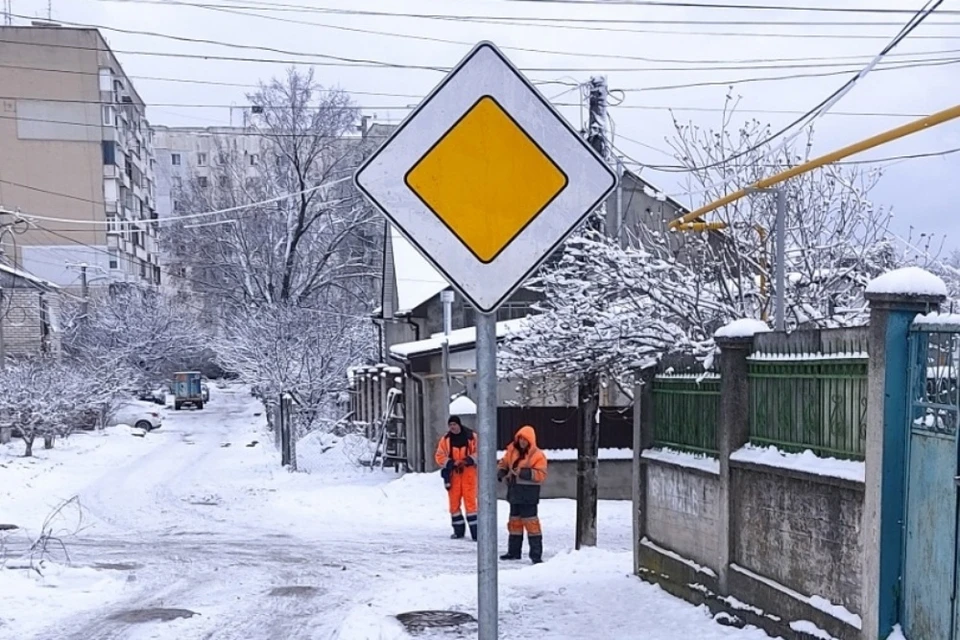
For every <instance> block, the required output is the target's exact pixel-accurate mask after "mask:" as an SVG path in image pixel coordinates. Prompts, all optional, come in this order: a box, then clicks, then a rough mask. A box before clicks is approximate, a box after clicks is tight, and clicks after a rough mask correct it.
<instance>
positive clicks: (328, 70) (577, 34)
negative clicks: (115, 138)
mask: <svg viewBox="0 0 960 640" xmlns="http://www.w3.org/2000/svg"><path fill="white" fill-rule="evenodd" d="M704 1H706V0H704ZM628 2H629V0H619V2H617V4H608V5H604V4H603V3H598V4H589V3H586V2H580V3H572V4H571V3H561V2H554V1H529V0H456V2H453V1H452V0H445V1H440V0H433V1H430V0H169V2H168V0H51V3H52V14H53V18H54V19H55V20H61V21H64V22H76V23H83V24H88V25H95V26H100V27H103V28H105V29H104V35H105V37H106V39H107V41H108V42H109V43H110V45H111V46H112V47H113V49H114V50H115V51H116V53H117V57H118V58H119V59H120V61H121V64H123V66H124V69H125V71H126V73H127V74H128V75H130V76H132V77H133V79H134V82H135V86H136V88H137V90H138V92H139V93H140V94H141V96H142V97H143V98H144V100H145V101H146V102H147V104H148V105H157V106H151V107H149V110H148V115H149V117H150V120H151V121H152V122H153V123H155V124H170V125H189V126H209V125H216V124H229V123H230V109H229V108H227V107H225V106H222V105H231V104H236V105H238V106H242V105H244V104H246V100H245V97H244V95H245V92H246V91H249V89H245V88H243V87H241V86H223V84H218V85H212V84H211V85H205V84H198V82H200V83H202V82H209V81H215V82H218V83H224V84H227V85H229V84H239V85H252V84H255V83H256V82H257V80H259V79H262V78H268V77H270V76H271V75H277V74H281V73H283V71H284V67H285V66H289V65H290V63H291V62H293V61H298V62H302V64H304V65H306V64H310V63H316V62H325V63H326V64H324V65H323V66H316V67H315V69H316V74H317V77H318V78H319V79H320V81H321V82H322V83H323V84H324V85H326V86H338V87H340V88H342V89H344V90H347V91H351V92H356V95H355V101H356V103H357V104H358V105H361V106H362V107H363V108H364V112H365V113H368V114H370V115H374V116H376V119H378V120H380V121H394V122H396V121H399V120H400V119H402V118H403V117H404V116H405V115H406V113H407V107H408V106H409V105H412V104H413V103H416V102H417V101H418V98H419V97H421V96H423V95H424V94H426V93H427V92H428V91H429V90H430V89H431V88H432V87H433V86H434V85H436V84H437V83H438V82H439V81H440V79H441V78H442V74H440V73H438V72H435V71H430V70H416V69H395V68H383V67H375V66H359V67H358V66H344V65H343V64H342V63H339V62H335V61H331V60H329V59H323V58H319V57H311V56H310V55H304V56H296V55H291V54H290V53H280V52H278V53H273V52H270V51H264V50H259V49H249V48H247V49H239V48H235V47H229V46H222V45H207V44H198V43H192V42H183V41H177V40H173V39H170V38H167V37H153V36H146V35H138V34H130V33H122V32H119V31H110V30H109V29H108V28H109V27H113V28H115V29H125V30H136V31H150V32H155V33H157V34H163V35H164V36H183V37H187V38H194V39H197V38H200V39H206V40H216V41H220V42H223V43H229V44H242V45H244V46H246V47H265V48H272V49H276V50H283V51H286V52H300V53H303V54H323V55H328V56H338V57H341V58H348V59H352V60H361V59H362V60H371V61H381V62H390V63H397V64H402V65H412V66H417V65H419V66H431V67H449V66H452V65H453V64H455V63H456V62H457V61H458V60H459V59H460V58H461V57H463V55H464V54H465V53H466V52H467V51H468V50H469V48H470V46H471V45H472V44H473V43H475V42H477V41H479V40H491V41H493V42H495V43H496V44H497V45H499V46H500V47H501V48H503V49H505V51H506V53H507V55H509V56H510V57H511V59H512V60H513V61H514V62H515V63H516V64H517V65H518V66H519V67H520V68H521V69H524V70H525V71H526V72H527V75H528V76H529V77H530V78H531V79H533V80H537V81H546V80H557V81H561V82H567V83H573V82H582V81H584V80H586V79H588V78H589V76H590V75H592V74H603V75H606V76H607V78H608V82H609V85H610V87H611V89H622V90H624V93H623V94H622V96H618V97H623V102H622V104H621V105H620V106H617V107H613V108H611V114H612V116H613V118H614V121H615V123H616V128H615V133H616V137H615V144H616V146H617V147H618V148H620V149H621V150H622V151H623V152H624V153H625V154H627V155H629V156H630V158H632V159H634V160H636V161H639V162H642V163H647V164H651V165H655V164H664V163H665V164H675V160H673V159H672V158H671V157H670V156H668V155H666V154H665V152H666V151H669V148H668V146H667V144H666V142H665V138H666V137H669V136H670V135H671V134H672V124H671V116H670V113H669V112H668V111H667V109H668V108H673V109H675V110H676V113H677V114H678V116H679V117H680V118H682V119H684V120H690V121H693V122H695V123H697V124H699V125H701V126H704V127H712V126H716V125H717V124H718V123H719V118H720V114H719V113H718V112H717V111H716V110H718V109H719V108H721V107H722V106H723V102H724V96H725V95H726V93H727V91H728V89H727V87H726V86H706V87H704V86H701V87H679V88H669V89H664V88H663V87H665V86H670V87H675V86H676V85H689V84H693V83H704V82H717V81H721V82H726V81H738V80H743V79H747V78H762V77H782V76H797V75H805V76H809V75H811V74H824V73H831V72H832V73H836V72H846V73H845V74H843V75H831V76H827V77H801V78H797V77H793V78H789V79H778V80H771V81H765V82H746V83H744V82H736V84H735V86H734V92H735V95H738V96H740V97H741V101H740V111H741V113H742V119H746V118H752V117H756V118H758V119H761V120H762V121H765V122H769V123H771V124H772V125H773V126H774V127H777V126H779V125H785V124H787V123H789V122H790V121H792V120H793V119H794V118H796V117H797V116H798V115H799V113H802V112H804V111H806V110H808V109H810V108H811V107H813V106H814V105H816V104H818V103H819V102H820V101H821V100H822V99H823V98H825V97H826V96H827V95H829V94H830V93H832V92H833V91H834V90H835V89H836V88H837V87H839V86H840V85H841V84H843V82H844V81H845V80H846V79H847V78H848V77H850V75H852V74H853V72H852V71H851V70H852V69H855V68H858V67H860V66H862V65H863V64H865V63H866V62H867V61H868V60H869V59H870V58H872V57H873V56H874V55H875V54H876V53H878V52H879V51H880V50H881V49H882V48H883V47H884V45H885V44H886V43H887V42H888V41H889V39H890V38H892V37H893V36H894V35H896V33H897V32H898V31H899V30H900V28H901V26H902V25H903V24H904V23H906V21H907V20H909V18H910V16H909V15H907V14H900V13H888V14H881V13H826V12H819V11H814V12H798V11H760V10H745V9H729V8H728V9H721V8H717V9H703V8H698V9H686V8H674V7H650V6H637V5H634V6H625V5H627V3H628ZM732 3H733V4H739V5H743V4H748V3H749V4H776V5H785V6H803V7H827V6H829V7H858V8H863V9H877V8H887V9H911V10H915V9H919V8H920V7H921V6H922V5H923V2H922V1H920V0H863V1H861V0H836V1H834V2H826V1H825V0H817V1H811V0H770V1H769V2H764V3H761V2H760V0H737V1H735V2H732ZM12 4H13V10H14V12H15V13H18V14H23V15H29V16H38V17H46V13H47V5H48V0H12ZM191 4H193V5H196V4H204V5H207V7H208V8H201V7H197V6H189V5H191ZM271 6H272V7H273V9H272V10H266V9H267V8H269V7H271ZM454 6H455V7H456V11H457V15H458V16H459V17H461V19H456V20H449V19H438V18H436V17H433V18H430V17H413V16H411V15H409V14H420V15H421V16H423V15H424V14H428V15H432V16H438V15H441V16H442V15H451V12H452V11H453V7H454ZM255 8H257V9H256V10H255ZM311 9H312V10H311ZM318 9H322V10H323V11H318ZM331 9H332V10H334V11H333V12H331V11H329V10H331ZM357 11H361V12H374V13H376V12H380V13H391V14H399V13H405V14H408V15H405V16H378V15H356V13H350V12H357ZM338 12H346V13H338ZM490 16H498V17H501V18H509V17H515V18H519V19H518V20H515V21H514V22H513V23H511V24H504V23H503V21H502V20H501V21H500V24H492V23H491V21H489V20H488V21H486V22H485V21H483V20H482V18H483V17H490ZM530 17H536V18H549V19H551V20H554V21H553V22H550V23H546V22H533V21H531V20H529V18H530ZM558 19H567V20H558ZM604 20H611V21H616V22H602V21H604ZM710 21H724V22H739V23H740V24H728V25H716V24H704V22H710ZM768 21H781V22H783V21H788V22H793V23H794V24H788V25H778V26H771V25H758V24H756V22H768ZM20 22H22V20H21V21H20ZM824 22H832V23H838V22H846V23H847V24H845V25H836V24H834V25H824V24H822V23H824ZM751 23H753V24H751ZM817 23H820V24H817ZM870 23H873V24H870ZM957 25H960V1H958V0H947V1H946V2H944V3H943V5H942V7H941V10H940V15H934V16H931V17H930V18H929V19H928V20H927V21H926V22H925V23H924V24H923V25H921V26H920V27H919V28H918V29H917V30H915V31H914V33H913V34H912V35H911V36H910V37H909V38H908V39H907V40H905V41H904V42H903V43H902V44H901V45H900V46H899V47H898V48H897V49H896V50H895V52H894V53H896V54H898V55H896V56H893V57H888V60H889V61H891V62H894V61H896V62H897V63H899V64H902V63H905V62H910V61H914V62H916V61H937V60H944V61H947V64H937V65H928V66H919V67H917V66H913V67H909V68H905V69H901V70H886V71H883V70H878V71H874V72H873V73H872V74H871V75H870V76H868V77H867V78H866V79H865V80H863V81H862V82H861V83H859V84H858V85H857V86H856V87H855V88H854V90H853V91H852V92H851V93H850V94H849V95H848V96H847V97H846V98H844V100H843V101H842V102H840V104H838V105H837V106H836V107H834V108H833V110H832V111H833V113H832V114H830V115H827V116H825V117H824V118H822V119H821V120H819V121H818V123H817V127H816V129H817V133H816V139H815V149H814V152H815V154H819V153H824V152H827V151H830V150H832V149H835V148H837V147H840V146H843V145H845V144H849V143H851V142H855V141H857V140H859V139H862V138H864V137H867V136H869V135H872V134H874V133H879V132H881V131H884V130H886V129H890V128H892V127H895V126H897V125H899V124H903V123H905V122H908V121H910V120H912V119H914V118H915V116H917V115H926V114H929V113H932V112H935V111H938V110H941V109H945V108H947V107H950V106H953V105H954V104H957V103H960V90H958V87H960V84H958V83H957V78H960V30H958V29H957ZM721 34H727V35H721ZM729 34H736V35H729ZM437 40H442V41H447V42H438V41H437ZM523 49H525V50H523ZM531 49H532V50H541V51H539V52H538V51H530V50H531ZM144 52H153V53H163V54H170V53H176V54H207V55H215V56H229V57H233V58H243V60H231V61H224V60H204V59H196V58H184V57H174V56H168V55H143V53H144ZM265 58H266V59H274V60H281V61H283V62H282V63H270V62H264V61H262V60H263V59H265ZM811 58H814V59H813V60H811ZM251 59H252V60H251ZM258 59H259V60H258ZM785 59H786V60H785ZM790 59H793V60H790ZM715 67H720V69H717V68H715ZM724 67H727V68H725V69H724ZM731 67H732V68H731ZM758 67H761V68H758ZM164 78H165V79H166V80H164ZM184 80H191V81H195V82H184ZM542 90H543V92H544V93H545V94H546V95H547V96H548V97H550V98H554V97H556V98H555V100H554V101H555V102H556V103H560V104H562V105H571V106H561V107H560V109H561V111H562V112H563V113H564V115H565V116H566V117H567V118H568V119H570V121H571V122H572V123H573V124H574V125H576V126H578V127H579V125H580V123H581V120H582V118H583V115H582V113H581V109H580V107H579V106H578V105H579V102H580V96H579V93H578V92H577V91H576V90H573V91H566V90H567V87H566V86H564V85H544V86H543V88H542ZM565 91H566V93H564V92H565ZM368 94H388V95H368ZM390 94H393V95H390ZM561 94H562V95H561ZM198 105H221V106H217V107H215V108H210V107H202V106H198ZM784 111H786V112H788V113H782V112H784ZM777 112H780V113H777ZM850 113H856V114H880V115H844V114H850ZM239 122H240V119H239V115H235V116H234V123H239ZM628 138H629V139H628ZM956 148H960V120H957V121H955V122H951V123H947V124H944V125H940V126H939V127H936V128H935V129H932V130H930V131H927V132H922V133H918V134H915V135H913V136H911V137H909V138H907V139H903V140H900V141H897V142H893V143H890V144H887V145H885V146H883V147H881V148H879V149H875V150H873V151H871V152H867V153H864V154H861V155H860V156H857V158H856V159H859V160H868V159H878V158H888V157H891V156H901V155H909V154H917V153H929V152H936V151H945V150H950V149H956ZM869 166H884V167H885V174H884V177H883V179H882V181H881V182H880V184H879V186H878V187H877V188H876V189H875V190H874V191H873V193H872V198H873V200H874V202H875V203H877V204H879V205H883V206H886V207H892V208H893V211H894V215H895V217H894V232H895V233H896V234H897V235H899V236H901V237H902V238H907V237H908V236H910V234H911V227H912V228H913V231H912V237H913V238H914V239H915V238H917V235H918V233H920V232H935V233H938V234H941V235H942V234H944V233H946V234H947V246H948V248H952V247H960V215H958V214H957V202H958V201H960V153H955V154H952V155H944V156H937V157H932V158H925V159H910V160H900V161H896V162H887V163H882V164H879V165H869ZM642 175H643V176H644V177H645V178H646V179H648V180H650V181H651V182H653V183H654V184H656V185H658V186H659V187H660V188H661V189H663V190H664V191H665V192H667V193H669V194H671V195H677V196H678V197H679V199H680V200H681V201H683V202H684V203H685V204H693V205H696V204H700V202H699V201H698V200H697V198H696V197H693V198H690V197H685V196H683V195H682V193H683V183H682V176H680V175H678V174H675V173H663V172H657V171H654V170H653V169H650V168H647V169H644V171H643V172H642ZM915 244H917V243H916V241H915Z"/></svg>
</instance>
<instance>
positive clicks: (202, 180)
mask: <svg viewBox="0 0 960 640" xmlns="http://www.w3.org/2000/svg"><path fill="white" fill-rule="evenodd" d="M197 184H198V185H200V186H201V187H203V188H206V187H207V186H208V185H209V184H210V180H208V179H207V176H199V177H198V178H197Z"/></svg>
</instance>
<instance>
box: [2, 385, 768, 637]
mask: <svg viewBox="0 0 960 640" xmlns="http://www.w3.org/2000/svg"><path fill="white" fill-rule="evenodd" d="M260 412H261V409H260V407H259V405H258V404H257V403H256V402H255V401H254V400H253V399H252V398H251V397H250V396H249V394H247V393H245V392H244V391H243V390H242V389H239V388H236V389H217V390H215V395H214V398H213V401H212V402H211V403H210V404H208V405H207V407H206V408H205V409H204V410H203V411H185V412H173V411H167V412H165V417H164V426H163V428H162V429H161V430H160V431H158V432H155V433H151V434H149V435H148V436H147V437H146V438H134V437H132V436H131V435H130V434H129V433H127V432H124V431H122V430H110V431H108V432H107V433H106V434H81V435H78V436H75V437H73V438H71V439H70V440H68V441H67V442H65V443H61V444H60V445H59V446H58V448H57V449H55V450H54V451H43V452H40V453H39V454H38V459H36V460H32V461H28V460H24V459H22V458H15V457H13V456H14V454H19V453H20V452H19V449H14V448H13V446H12V445H11V446H7V447H0V480H2V481H3V482H0V523H3V522H13V523H15V524H18V525H20V526H21V527H23V528H24V531H23V532H21V533H20V534H19V535H16V534H15V535H10V536H8V537H7V538H6V545H7V553H6V555H7V557H8V558H11V557H14V556H16V555H18V554H20V553H22V552H24V551H25V549H26V545H27V541H28V538H29V536H31V535H36V532H37V530H38V529H39V528H40V524H41V522H42V521H43V519H44V518H45V517H46V515H47V514H48V513H49V511H50V509H51V506H53V505H55V504H56V503H58V502H59V501H60V500H62V499H66V498H69V497H70V496H71V495H73V494H76V495H78V496H79V499H80V505H81V508H82V521H80V520H78V518H77V513H76V512H74V511H70V510H66V511H65V513H64V515H63V516H62V518H61V520H62V523H61V524H59V525H58V529H57V531H58V532H60V533H62V534H65V537H64V544H65V547H66V549H67V551H68V553H69V566H66V565H67V563H66V562H65V561H64V558H63V557H62V556H55V559H57V560H60V562H56V563H52V564H50V565H49V566H47V567H46V569H45V570H44V577H43V578H40V577H39V576H37V575H36V574H31V573H30V572H28V571H26V570H22V569H10V568H8V569H5V570H2V571H0V602H2V604H0V638H8V637H9V638H57V639H58V640H59V639H63V640H105V639H124V640H146V639H158V638H159V639H164V640H166V639H176V640H194V639H195V640H199V639H204V640H273V639H276V640H286V639H297V638H303V639H307V638H309V639H316V640H327V639H330V640H334V639H336V640H373V639H379V638H407V637H408V636H406V634H405V633H404V632H403V630H402V628H401V627H400V625H399V624H398V623H397V622H396V620H395V618H394V616H395V615H396V614H397V613H401V612H403V611H409V610H415V609H425V608H431V609H437V608H440V609H443V608H458V609H460V610H463V611H467V612H470V613H475V608H476V597H475V579H474V578H473V575H475V573H474V569H475V548H476V547H475V546H474V544H473V543H472V542H469V541H452V540H450V539H449V538H448V534H449V531H448V524H447V523H448V520H447V516H446V515H445V513H444V504H445V496H444V494H443V488H442V486H441V484H440V481H439V478H438V477H436V476H435V475H419V476H418V475H408V476H404V477H402V478H399V479H397V478H396V476H395V475H393V474H392V473H380V472H370V471H366V470H361V469H358V468H356V467H355V466H354V465H353V464H352V463H351V462H350V460H349V459H348V456H347V455H345V451H346V448H345V447H344V446H339V447H333V448H332V449H330V450H329V451H326V452H324V453H323V454H320V453H319V451H318V452H317V454H316V455H317V457H316V458H315V459H314V460H315V463H316V466H315V470H314V473H311V474H290V473H287V472H286V471H284V470H281V469H280V468H279V464H278V460H277V457H278V456H277V453H276V451H275V450H274V448H273V445H272V443H270V442H269V441H268V440H269V435H268V434H267V433H266V431H265V427H264V419H263V417H262V415H259V414H260ZM500 511H501V513H500V517H501V519H504V518H505V513H506V510H505V509H503V508H501V509H500ZM541 513H542V519H543V522H544V527H545V542H546V546H547V550H548V553H547V556H548V561H547V562H546V563H545V564H544V565H541V566H538V567H531V566H528V565H526V563H524V564H522V565H511V566H509V567H508V566H504V571H503V572H502V573H501V585H502V588H501V607H502V616H501V617H502V620H503V623H502V624H503V637H509V638H514V637H516V638H527V637H531V635H533V636H536V637H539V638H574V637H576V638H590V637H597V638H599V637H638V638H648V639H650V640H666V639H667V638H675V637H679V636H687V637H697V638H703V639H704V640H708V639H713V638H735V639H737V640H742V639H746V638H751V639H754V638H765V637H766V636H765V635H764V634H762V633H760V632H759V631H756V630H737V629H731V628H728V627H723V626H720V625H718V624H716V623H715V622H713V621H712V620H711V618H710V617H709V615H708V614H707V613H706V612H705V611H703V610H698V609H695V608H693V607H691V606H689V605H687V604H685V603H682V602H680V601H678V600H675V599H673V598H671V597H670V596H667V595H666V594H664V593H663V592H661V591H659V590H658V589H656V588H655V587H652V586H649V585H646V584H644V583H641V582H640V581H639V580H637V579H636V578H634V577H632V576H629V575H628V574H629V572H630V551H629V543H630V540H629V538H630V509H629V504H626V503H614V502H605V503H602V504H601V518H600V535H601V541H602V544H603V549H602V550H591V551H590V552H589V553H582V554H575V553H569V551H568V548H569V546H570V543H571V542H572V537H573V522H574V516H573V504H572V502H570V501H566V500H554V501H546V502H545V503H544V504H543V505H542V510H541ZM78 525H79V526H78ZM78 528H79V532H76V531H77V529H78ZM17 562H22V561H21V560H8V565H9V564H16V563H17ZM612 590H616V591H612ZM624 599H627V600H626V601H625V600H624ZM625 628H630V629H632V630H633V631H635V633H631V634H630V635H629V636H624V635H623V630H624V629H625ZM604 629H608V630H609V631H604Z"/></svg>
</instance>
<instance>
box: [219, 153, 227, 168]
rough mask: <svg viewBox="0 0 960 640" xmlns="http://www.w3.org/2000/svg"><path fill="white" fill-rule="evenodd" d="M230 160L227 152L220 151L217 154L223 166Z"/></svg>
mask: <svg viewBox="0 0 960 640" xmlns="http://www.w3.org/2000/svg"><path fill="white" fill-rule="evenodd" d="M228 161H229V157H228V156H227V154H225V153H218V154H217V162H218V163H219V164H220V165H221V166H222V165H225V164H227V162H228Z"/></svg>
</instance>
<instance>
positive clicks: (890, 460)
mask: <svg viewBox="0 0 960 640" xmlns="http://www.w3.org/2000/svg"><path fill="white" fill-rule="evenodd" d="M866 297H867V301H868V302H869V303H870V337H869V340H868V346H869V352H870V364H869V368H868V373H867V441H866V485H865V487H864V504H863V521H862V525H861V531H862V534H861V535H862V540H863V590H862V602H863V605H862V608H863V611H862V612H861V616H862V618H863V638H864V639H865V640H879V639H881V638H883V639H885V638H886V637H887V636H888V635H889V633H890V631H891V630H892V628H893V625H895V624H896V623H897V622H898V621H899V619H900V612H899V604H898V593H899V590H900V578H901V564H902V558H901V554H902V543H903V535H902V533H903V532H902V528H901V527H902V523H901V521H902V519H903V514H904V472H905V467H906V460H905V457H904V456H905V452H904V441H905V437H906V436H905V430H906V422H907V411H908V409H909V407H908V403H909V399H908V398H907V388H908V382H909V380H908V375H909V374H908V369H909V354H908V346H907V337H908V334H909V331H910V325H911V323H912V322H913V319H914V318H915V317H916V316H917V314H918V313H924V312H928V311H935V310H938V309H939V307H940V304H941V303H942V302H943V300H944V297H943V296H938V295H905V294H889V293H884V294H871V293H868V294H867V296H866Z"/></svg>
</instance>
